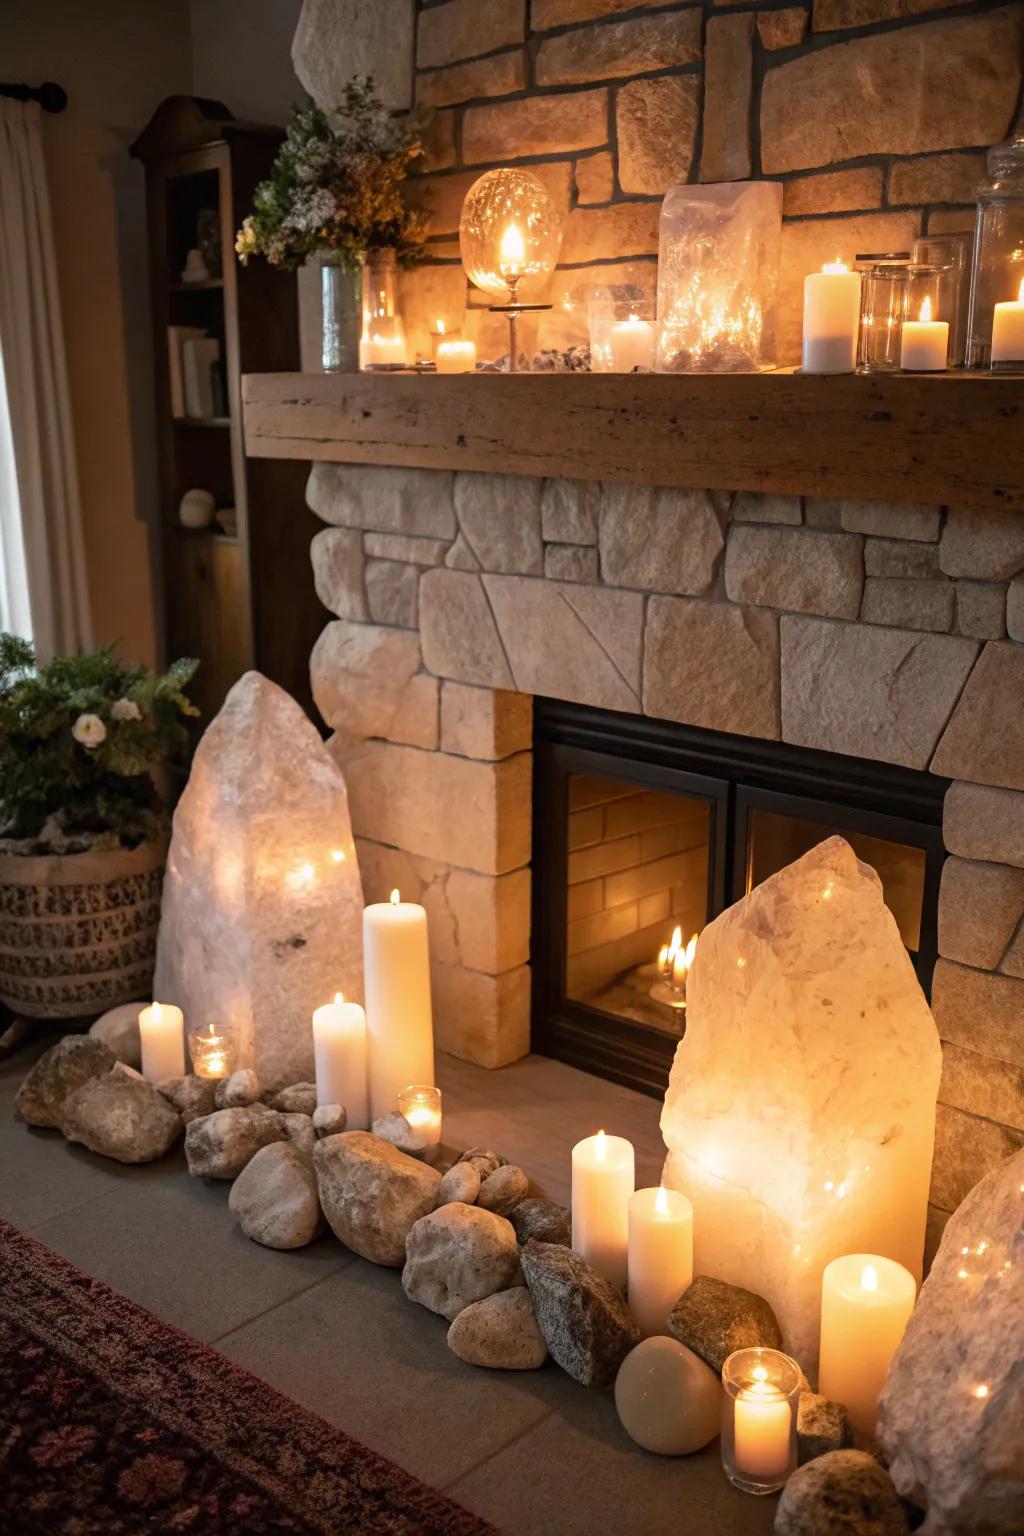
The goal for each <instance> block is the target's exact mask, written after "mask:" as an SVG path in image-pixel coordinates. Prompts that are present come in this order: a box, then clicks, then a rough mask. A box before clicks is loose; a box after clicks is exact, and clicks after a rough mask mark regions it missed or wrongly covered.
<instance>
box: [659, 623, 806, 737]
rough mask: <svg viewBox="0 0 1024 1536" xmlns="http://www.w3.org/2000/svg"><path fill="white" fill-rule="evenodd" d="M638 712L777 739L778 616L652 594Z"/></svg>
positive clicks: (741, 733) (663, 718)
mask: <svg viewBox="0 0 1024 1536" xmlns="http://www.w3.org/2000/svg"><path fill="white" fill-rule="evenodd" d="M643 697H644V704H643V707H644V714H645V715H654V716H656V717H657V718H659V719H662V720H678V721H680V722H681V723H682V724H683V725H700V726H704V727H705V728H706V729H707V730H712V731H733V732H735V733H736V734H738V735H741V736H760V737H762V738H764V739H765V740H768V741H777V740H778V739H779V621H778V618H777V617H776V615H775V614H774V613H769V612H766V611H765V610H764V609H756V608H739V607H734V606H732V605H731V604H727V603H713V602H705V601H700V600H693V599H691V600H687V599H686V598H677V597H652V598H651V599H650V601H649V602H648V605H647V633H646V638H645V644H644V696H643Z"/></svg>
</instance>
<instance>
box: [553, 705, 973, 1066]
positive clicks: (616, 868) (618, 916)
mask: <svg viewBox="0 0 1024 1536" xmlns="http://www.w3.org/2000/svg"><path fill="white" fill-rule="evenodd" d="M947 787H948V785H947V781H946V780H944V779H940V778H937V777H935V776H934V775H932V774H927V773H920V772H916V771H913V770H911V769H904V768H897V767H892V766H890V765H888V764H882V763H874V762H868V761H864V760H861V759H857V758H850V757H840V756H837V755H835V754H832V753H827V752H818V751H814V750H811V749H807V748H800V747H793V746H790V745H788V744H785V743H779V742H764V741H760V740H754V739H752V738H749V737H745V736H732V735H725V734H722V733H718V732H713V731H705V730H697V729H694V728H691V727H684V726H680V725H675V724H672V723H669V722H665V721H658V720H652V719H649V718H646V717H640V716H635V715H625V714H617V713H612V712H610V711H606V710H598V709H592V708H585V707H582V706H580V705H574V704H567V703H563V702H559V701H554V700H547V699H537V700H536V701H535V706H534V820H533V827H534V832H533V912H534V921H533V934H534V941H533V953H532V961H533V1006H532V1019H533V1023H532V1030H533V1047H534V1049H535V1050H538V1051H541V1052H543V1053H544V1054H546V1055H549V1056H553V1057H556V1058H558V1059H559V1060H562V1061H567V1062H569V1063H571V1064H572V1065H574V1066H578V1067H582V1068H584V1069H585V1070H587V1071H589V1072H594V1073H596V1074H598V1075H599V1076H601V1077H606V1078H610V1079H611V1080H612V1081H615V1082H620V1083H624V1084H627V1085H628V1086H629V1087H632V1088H639V1089H641V1090H644V1091H646V1092H649V1093H652V1094H660V1093H662V1092H663V1091H664V1088H665V1084H666V1082H667V1080H668V1073H669V1069H670V1067H671V1063H672V1056H673V1053H674V1051H675V1047H676V1043H677V1041H678V1040H679V1039H680V1037H681V1035H682V1032H683V1030H684V1028H685V1018H686V1014H685V1008H684V1007H682V1006H681V1003H682V998H683V995H684V994H683V990H682V986H681V983H682V982H683V980H684V977H685V959H680V960H678V961H676V960H674V959H673V956H672V955H671V954H668V955H667V954H666V951H669V950H671V948H672V944H673V938H675V940H676V941H677V943H678V945H679V947H680V948H681V949H682V950H685V946H686V944H687V941H688V940H689V939H690V937H691V936H692V935H693V934H695V933H698V934H699V932H700V930H701V928H703V927H704V926H705V924H706V923H708V922H710V921H711V919H712V918H714V917H716V916H717V915H718V913H720V912H721V911H723V909H724V908H725V907H727V906H729V905H730V904H731V903H732V902H734V901H736V900H738V899H739V897H741V896H742V895H744V893H745V892H747V891H749V890H751V889H752V888H753V886H755V885H757V884H759V883H760V882H761V881H762V880H764V879H765V878H766V877H767V876H768V875H770V874H772V873H773V872H774V871H775V870H777V869H780V868H782V866H783V865H785V864H788V863H790V862H791V861H792V860H793V859H795V858H797V857H799V855H800V854H802V853H804V852H806V851H807V849H809V848H811V847H813V846H814V845H815V844H816V843H818V842H820V841H821V840H822V839H823V838H826V837H829V836H831V835H833V834H835V833H839V834H841V835H842V836H843V837H845V838H847V840H848V841H849V842H850V843H851V844H852V846H853V847H854V849H855V850H856V852H857V854H858V855H859V857H860V858H862V859H863V860H865V862H867V863H869V864H871V865H872V866H873V867H874V868H875V869H876V870H877V872H878V874H879V877H880V878H881V880H882V885H883V888H884V892H885V899H886V902H887V904H888V906H889V908H890V910H891V911H892V913H893V916H894V917H895V919H896V922H897V925H898V927H899V929H900V933H901V935H902V937H903V941H904V943H905V944H906V946H907V950H908V953H909V955H910V958H911V960H912V962H913V964H914V967H915V969H916V971H917V974H918V977H919V979H920V981H921V985H922V987H923V988H924V990H925V993H926V995H930V988H931V976H932V970H933V968H934V965H935V960H936V955H937V916H938V893H939V878H940V873H941V869H942V863H943V859H944V857H945V853H944V848H943V839H942V802H943V797H944V795H945V791H946V789H947ZM673 975H674V977H675V982H674V983H673V980H672V977H673Z"/></svg>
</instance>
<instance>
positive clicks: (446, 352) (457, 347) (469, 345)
mask: <svg viewBox="0 0 1024 1536" xmlns="http://www.w3.org/2000/svg"><path fill="white" fill-rule="evenodd" d="M435 361H436V362H437V371H438V373H472V372H473V369H474V368H475V367H476V342H475V341H463V339H462V338H461V337H459V336H452V337H450V338H449V339H448V340H447V341H439V342H438V344H437V351H436V353H435Z"/></svg>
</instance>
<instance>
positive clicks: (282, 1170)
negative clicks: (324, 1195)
mask: <svg viewBox="0 0 1024 1536" xmlns="http://www.w3.org/2000/svg"><path fill="white" fill-rule="evenodd" d="M228 1205H229V1207H230V1208H231V1210H232V1211H234V1213H235V1215H236V1216H237V1217H238V1219H239V1222H240V1224H241V1227H242V1231H243V1232H244V1233H245V1235H246V1237H249V1238H251V1239H252V1241H253V1242H254V1243H262V1244H263V1246H264V1247H265V1248H285V1249H287V1248H305V1247H306V1245H307V1243H311V1242H312V1241H313V1239H314V1238H316V1237H319V1236H320V1233H321V1232H322V1231H323V1229H324V1219H323V1216H322V1215H321V1212H320V1202H319V1200H318V1198H317V1192H316V1179H315V1177H314V1175H313V1169H312V1167H311V1165H310V1161H309V1158H308V1157H306V1156H304V1155H303V1154H302V1153H301V1152H300V1151H299V1149H298V1148H297V1147H294V1146H293V1145H292V1144H291V1142H290V1141H278V1142H273V1143H272V1144H271V1145H270V1146H266V1147H261V1148H260V1150H259V1151H258V1152H257V1153H256V1154H255V1156H254V1157H253V1158H251V1160H250V1161H249V1162H248V1163H247V1164H246V1166H245V1167H244V1168H243V1169H242V1172H241V1173H240V1174H239V1175H238V1178H237V1179H236V1180H235V1182H234V1183H233V1184H232V1186H231V1193H230V1195H229V1196H228Z"/></svg>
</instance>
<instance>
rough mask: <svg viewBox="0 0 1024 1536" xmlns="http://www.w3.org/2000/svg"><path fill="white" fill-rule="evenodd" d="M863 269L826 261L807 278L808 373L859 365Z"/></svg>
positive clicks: (805, 349)
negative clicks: (858, 348) (855, 269)
mask: <svg viewBox="0 0 1024 1536" xmlns="http://www.w3.org/2000/svg"><path fill="white" fill-rule="evenodd" d="M859 328H860V273H859V272H851V271H850V269H849V267H848V266H847V265H846V263H845V262H842V261H829V262H826V263H825V265H824V266H823V267H822V269H821V271H820V272H809V273H808V274H807V276H806V277H805V278H804V340H803V371H804V373H852V372H853V370H854V369H855V367H856V366H857V334H858V331H859Z"/></svg>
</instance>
